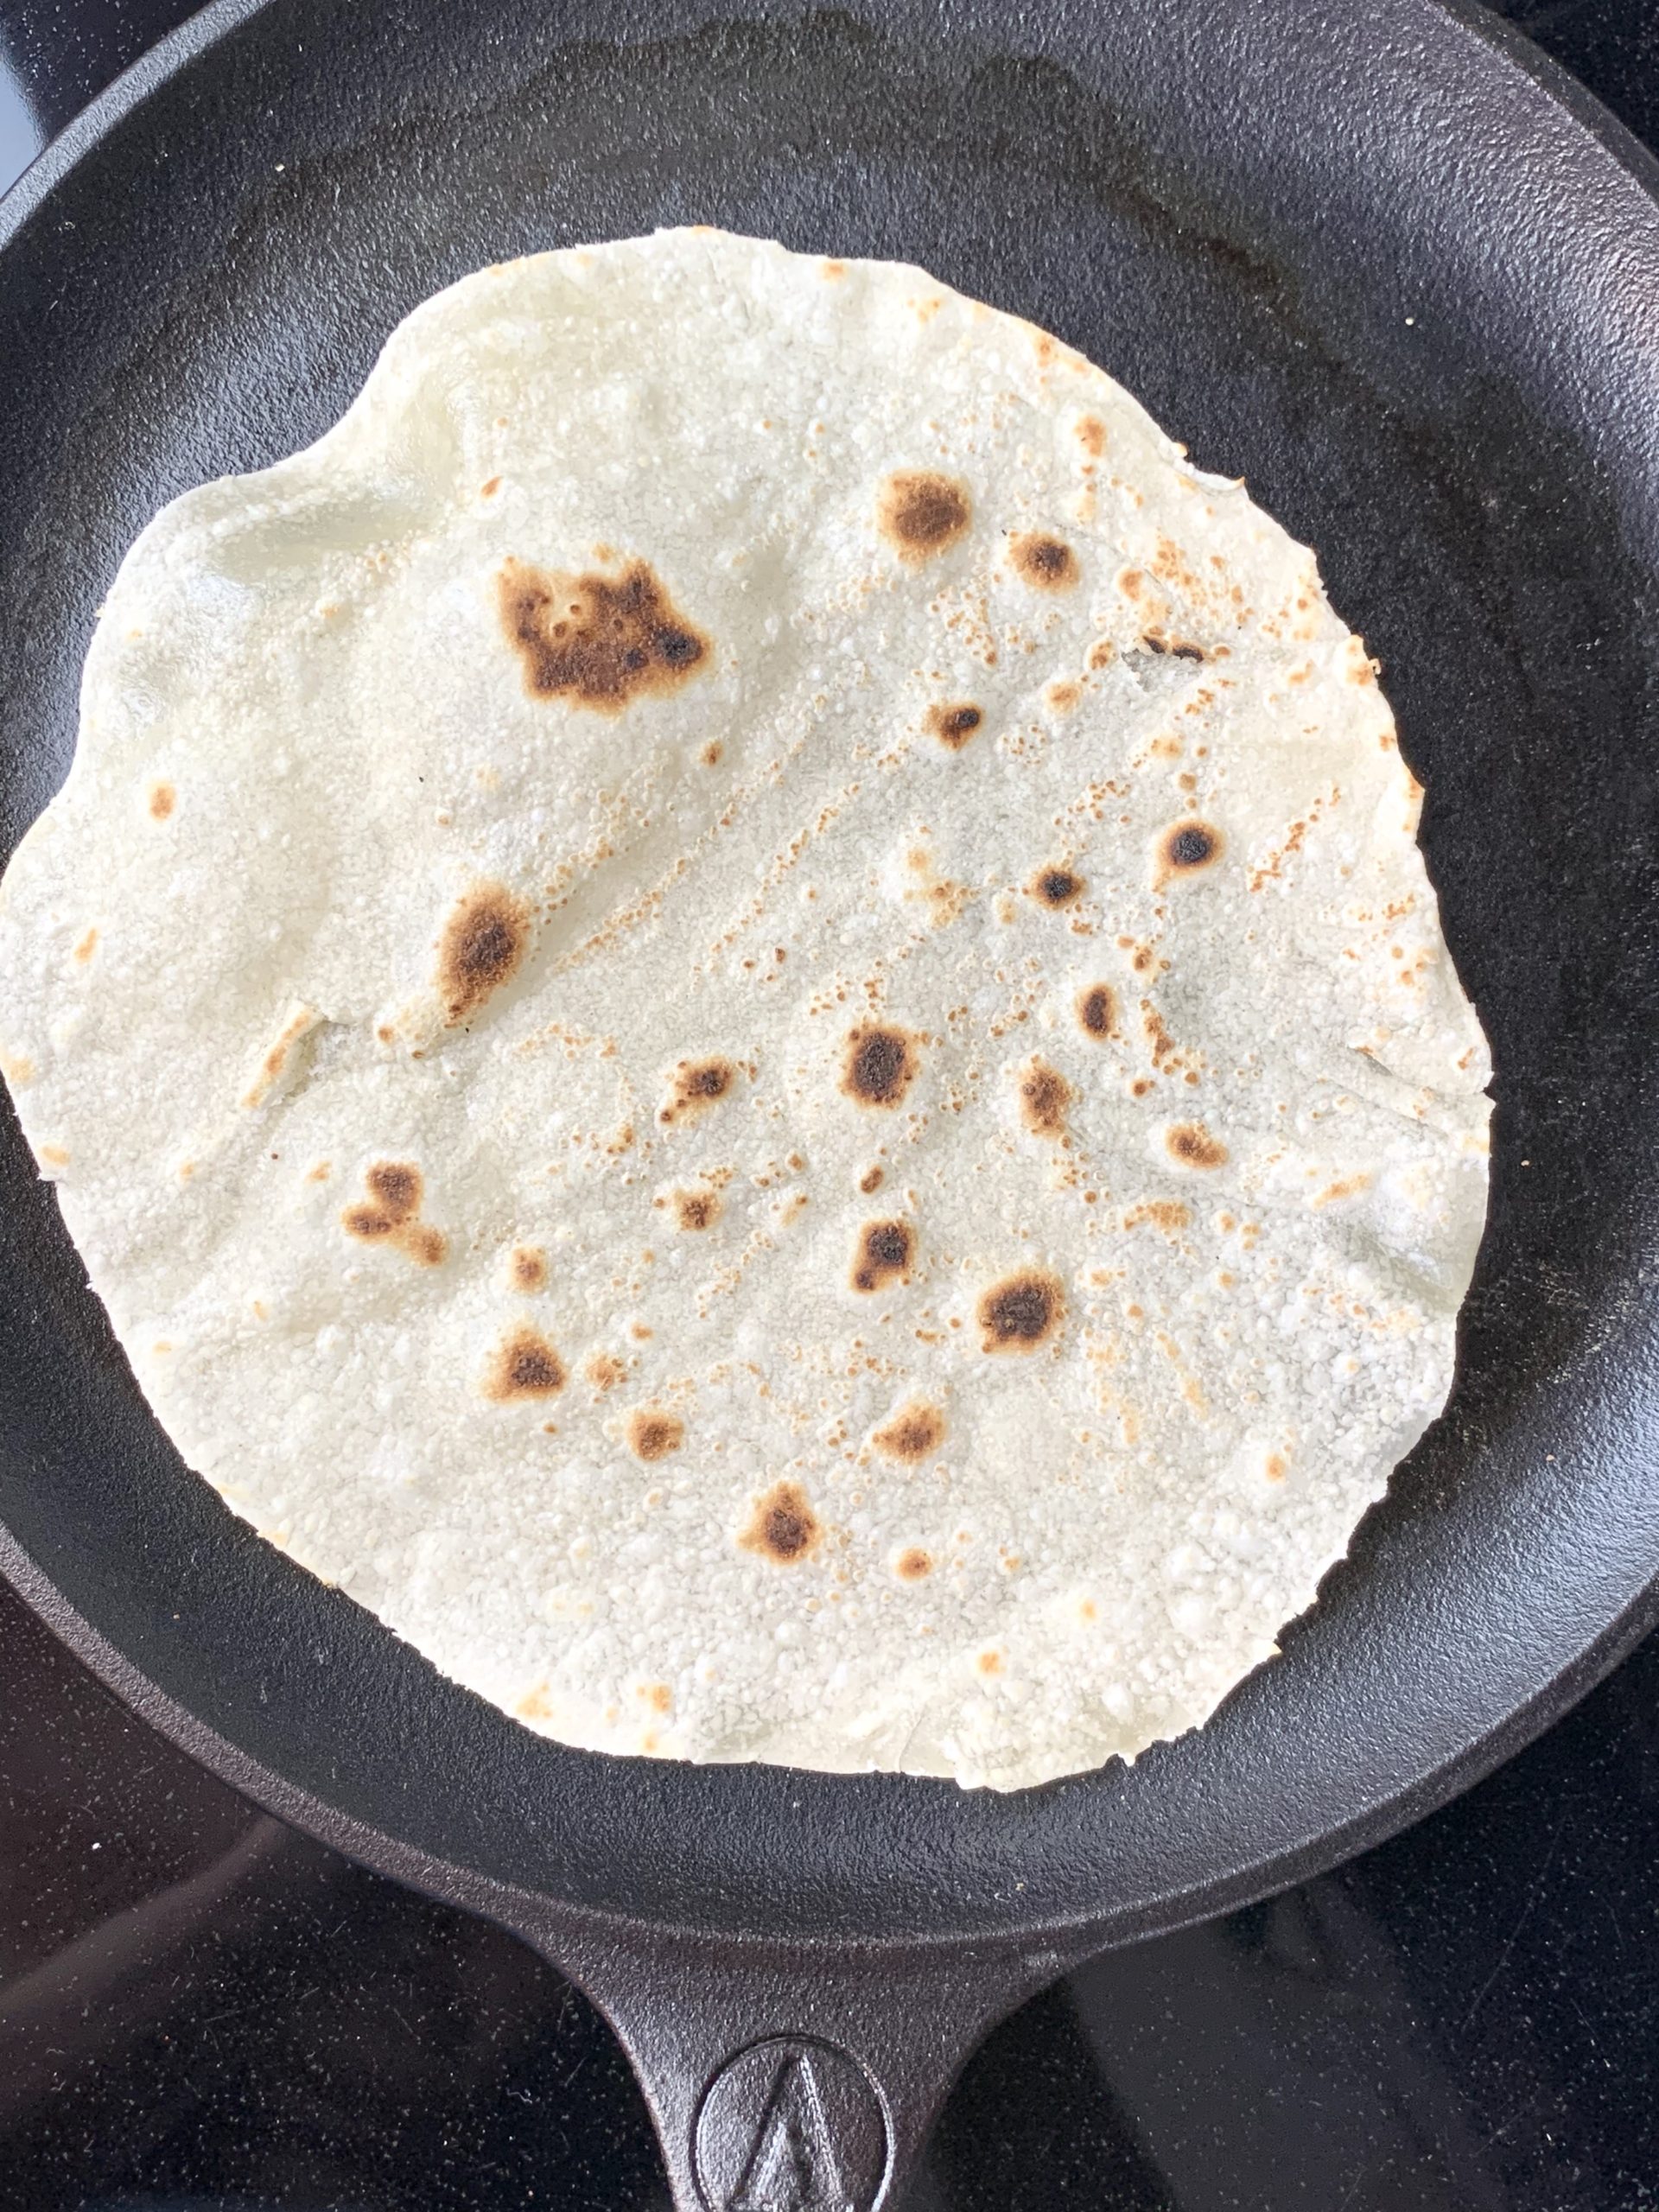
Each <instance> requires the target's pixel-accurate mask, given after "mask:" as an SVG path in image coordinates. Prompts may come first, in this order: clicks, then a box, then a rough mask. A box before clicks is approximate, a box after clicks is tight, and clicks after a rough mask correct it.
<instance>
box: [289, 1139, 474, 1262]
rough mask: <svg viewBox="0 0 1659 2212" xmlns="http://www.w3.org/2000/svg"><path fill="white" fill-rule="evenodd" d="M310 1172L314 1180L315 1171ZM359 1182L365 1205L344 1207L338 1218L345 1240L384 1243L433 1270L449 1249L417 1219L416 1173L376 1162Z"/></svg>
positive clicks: (395, 1163)
mask: <svg viewBox="0 0 1659 2212" xmlns="http://www.w3.org/2000/svg"><path fill="white" fill-rule="evenodd" d="M311 1172H312V1174H313V1175H314V1176H315V1174H316V1172H317V1171H316V1169H315V1168H313V1169H312V1171H311ZM323 1172H324V1173H325V1174H326V1173H327V1166H325V1167H324V1171H323ZM363 1180H364V1182H365V1185H367V1187H368V1192H369V1203H368V1204H367V1205H354V1206H347V1207H346V1211H344V1212H343V1213H342V1214H341V1215H340V1222H341V1224H342V1226H343V1227H344V1229H345V1230H346V1234H347V1236H356V1237H359V1238H360V1239H361V1240H362V1242H363V1243H365V1244H374V1243H381V1242H382V1241H385V1243H390V1244H391V1245H392V1246H393V1247H394V1248H395V1249H397V1251H399V1252H401V1253H402V1254H403V1255H404V1258H405V1259H406V1260H413V1261H414V1262H415V1263H416V1266H417V1267H423V1268H435V1267H436V1265H437V1264H438V1262H439V1261H440V1260H442V1257H443V1255H444V1254H445V1253H446V1252H447V1251H448V1249H449V1247H448V1239H447V1238H446V1237H445V1236H444V1235H443V1232H442V1230H437V1229H433V1228H432V1227H430V1226H429V1224H426V1223H424V1222H423V1221H422V1219H421V1200H422V1197H423V1192H424V1187H425V1186H424V1184H423V1180H422V1177H421V1171H420V1169H419V1168H418V1167H416V1166H414V1165H413V1163H412V1162H410V1161H409V1160H376V1161H375V1162H374V1164H373V1166H371V1167H370V1168H368V1169H367V1170H366V1172H365V1174H364V1178H363Z"/></svg>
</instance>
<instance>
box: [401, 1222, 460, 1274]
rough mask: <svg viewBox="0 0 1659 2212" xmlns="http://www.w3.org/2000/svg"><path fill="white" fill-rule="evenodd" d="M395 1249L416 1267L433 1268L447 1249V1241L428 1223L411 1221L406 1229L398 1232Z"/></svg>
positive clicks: (441, 1232) (446, 1238)
mask: <svg viewBox="0 0 1659 2212" xmlns="http://www.w3.org/2000/svg"><path fill="white" fill-rule="evenodd" d="M397 1249H399V1251H401V1252H402V1253H403V1255H404V1258H405V1259H408V1260H413V1261H414V1262H415V1264H416V1267H421V1268H435V1267H436V1266H437V1264H438V1262H439V1261H440V1260H442V1257H443V1255H444V1254H445V1253H446V1252H447V1251H448V1249H449V1240H448V1237H447V1236H445V1235H444V1233H443V1231H442V1230H441V1229H434V1228H433V1227H432V1225H431V1224H430V1223H429V1222H424V1221H412V1222H410V1224H409V1226H408V1228H407V1229H404V1230H400V1231H399V1232H398V1236H397Z"/></svg>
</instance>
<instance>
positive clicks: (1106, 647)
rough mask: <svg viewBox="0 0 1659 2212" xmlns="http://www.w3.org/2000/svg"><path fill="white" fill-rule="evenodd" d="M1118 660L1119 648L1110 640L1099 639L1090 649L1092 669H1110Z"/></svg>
mask: <svg viewBox="0 0 1659 2212" xmlns="http://www.w3.org/2000/svg"><path fill="white" fill-rule="evenodd" d="M1116 658H1117V647H1116V645H1115V644H1114V643H1113V641H1112V639H1110V638H1097V639H1096V641H1095V643H1094V644H1093V645H1090V648H1089V665H1090V668H1109V667H1110V666H1111V664H1112V663H1113V662H1114V661H1115V660H1116Z"/></svg>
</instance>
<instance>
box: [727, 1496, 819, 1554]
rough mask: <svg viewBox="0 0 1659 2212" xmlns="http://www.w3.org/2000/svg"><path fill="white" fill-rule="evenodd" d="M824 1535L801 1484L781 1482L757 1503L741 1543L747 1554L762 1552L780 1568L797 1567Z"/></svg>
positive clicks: (758, 1499) (739, 1540)
mask: <svg viewBox="0 0 1659 2212" xmlns="http://www.w3.org/2000/svg"><path fill="white" fill-rule="evenodd" d="M822 1533H823V1531H822V1529H821V1528H820V1525H819V1522H818V1516H817V1514H816V1513H814V1511H813V1510H812V1507H811V1504H810V1501H809V1499H808V1497H807V1495H806V1492H805V1491H804V1490H803V1489H802V1488H801V1486H800V1484H798V1483H791V1482H780V1483H774V1484H772V1488H771V1489H770V1490H769V1491H767V1492H766V1496H765V1497H761V1498H757V1499H756V1501H755V1506H754V1512H753V1517H752V1518H751V1519H750V1521H749V1523H748V1526H747V1528H746V1529H744V1531H743V1533H742V1535H741V1536H740V1537H739V1538H738V1540H737V1541H738V1542H739V1543H740V1544H741V1546H742V1547H743V1548H744V1550H745V1551H747V1552H758V1553H759V1554H760V1556H761V1558H762V1559H769V1560H772V1561H773V1562H774V1564H775V1565H777V1566H779V1567H793V1566H795V1565H796V1564H797V1563H798V1561H799V1560H804V1559H805V1558H806V1557H807V1555H808V1554H809V1553H810V1552H811V1551H812V1550H813V1549H814V1548H815V1547H816V1545H817V1541H818V1538H819V1536H820V1535H822Z"/></svg>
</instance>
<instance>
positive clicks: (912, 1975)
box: [543, 1923, 1070, 2212]
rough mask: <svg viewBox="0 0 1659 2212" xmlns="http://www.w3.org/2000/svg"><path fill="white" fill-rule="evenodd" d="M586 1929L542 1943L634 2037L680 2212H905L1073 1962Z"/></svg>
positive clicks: (1010, 1950)
mask: <svg viewBox="0 0 1659 2212" xmlns="http://www.w3.org/2000/svg"><path fill="white" fill-rule="evenodd" d="M572 1933H573V1931H572V1930H571V1929H569V1927H568V1926H566V1927H563V1928H561V1929H558V1930H557V1931H556V1933H555V1932H554V1931H552V1930H550V1931H549V1932H548V1935H547V1937H546V1939H545V1941H544V1942H543V1948H544V1949H545V1950H546V1952H547V1955H549V1957H550V1958H551V1959H552V1961H553V1962H554V1963H555V1964H556V1966H558V1967H560V1968H561V1970H562V1971H563V1972H566V1973H568V1974H571V1975H572V1976H573V1977H574V1978H575V1980H577V1981H579V1982H580V1983H581V1984H582V1986H583V1988H585V1989H586V1991H587V1992H588V1995H589V1996H590V1997H591V1998H593V1999H594V2002H595V2003H596V2004H597V2005H600V2006H601V2009H602V2010H603V2011H604V2012H606V2013H607V2016H608V2017H609V2018H610V2021H611V2023H612V2025H613V2027H614V2028H615V2030H616V2031H617V2034H618V2035H619V2036H620V2038H621V2040H622V2044H623V2046H624V2048H625V2049H626V2051H627V2053H628V2056H629V2057H630V2058H631V2059H632V2063H633V2066H634V2069H635V2071H636V2072H637V2073H638V2075H639V2080H640V2082H641V2083H642V2085H643V2086H644V2088H645V2097H646V2101H647V2102H648V2103H649V2105H650V2107H651V2111H652V2118H653V2120H655V2121H656V2123H657V2131H658V2136H659V2138H660V2139H661V2142H662V2146H663V2155H664V2160H665V2161H666V2164H667V2167H668V2175H669V2181H670V2183H671V2186H672V2189H673V2193H674V2204H675V2212H899V2207H900V2206H901V2204H902V2202H903V2199H904V2194H905V2185H906V2178H907V2177H908V2174H909V2171H910V2169H911V2166H912V2164H913V2163H914V2161H915V2159H916V2157H917V2155H918V2152H920V2150H921V2148H922V2146H923V2145H924V2143H925V2141H926V2139H927V2135H928V2132H929V2130H930V2129H931V2126H932V2125H933V2121H934V2119H935V2117H936V2115H937V2114H938V2109H939V2107H940V2106H941V2104H943V2102H944V2097H945V2094H946V2092H947V2091H948V2090H949V2088H950V2084H951V2082H953V2081H954V2080H955V2079H956V2075H957V2070H958V2069H959V2068H960V2067H961V2065H962V2063H963V2059H964V2058H965V2057H966V2056H967V2055H968V2053H969V2050H972V2049H973V2047H974V2045H975V2044H976V2043H977V2042H978V2041H979V2039H980V2037H982V2035H984V2034H985V2032H986V2031H987V2030H988V2028H990V2027H991V2025H992V2024H994V2023H995V2021H997V2020H999V2019H1001V2018H1002V2016H1003V2015H1004V2014H1005V2013H1006V2012H1010V2011H1012V2009H1013V2008H1014V2005H1017V2004H1019V2003H1020V2000H1021V1999H1023V1998H1025V1997H1027V1996H1028V1995H1030V1994H1031V1993H1032V1992H1033V1991H1034V1990H1037V1989H1039V1988H1041V1987H1042V1986H1043V1985H1044V1984H1045V1983H1046V1982H1048V1981H1052V1980H1053V1979H1054V1977H1055V1976H1056V1975H1057V1974H1060V1973H1062V1972H1063V1971H1064V1970H1065V1967H1066V1966H1067V1964H1068V1963H1069V1962H1070V1961H1069V1958H1068V1957H1067V1956H1066V1955H1062V1954H1061V1953H1059V1952H1058V1951H1055V1950H1053V1949H1051V1948H1044V1947H1041V1946H1039V1945H1037V1944H1034V1943H1030V1944H1026V1945H1022V1946H1019V1947H1006V1946H1004V1947H997V1946H981V1945H965V1944H952V1945H949V1946H947V1945H941V1944H934V1945H916V1946H914V1947H911V1946H903V1947H899V1946H878V1945H869V1946H863V1947H854V1946H850V1945H849V1946H835V1947H825V1948H808V1947H806V1946H804V1945H799V1946H797V1945H784V1944H778V1943H772V1942H762V1941H756V1942H747V1941H744V1940H743V1939H741V1938H734V1937H730V1936H726V1937H718V1938H716V1937H709V1938H704V1939H702V1940H699V1939H697V1938H696V1937H692V1936H683V1935H671V1934H667V1933H660V1934H659V1933H658V1932H657V1931H654V1930H652V1929H642V1928H634V1929H628V1930H626V1932H625V1933H623V1934H622V1935H621V1936H620V1937H618V1936H613V1934H612V1933H611V1931H609V1930H605V1931H602V1932H601V1930H599V1929H594V1927H593V1926H592V1924H591V1923H588V1924H587V1925H585V1926H583V1927H582V1928H581V1929H580V1930H579V1931H577V1932H575V1940H574V1941H573V1940H572Z"/></svg>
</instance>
